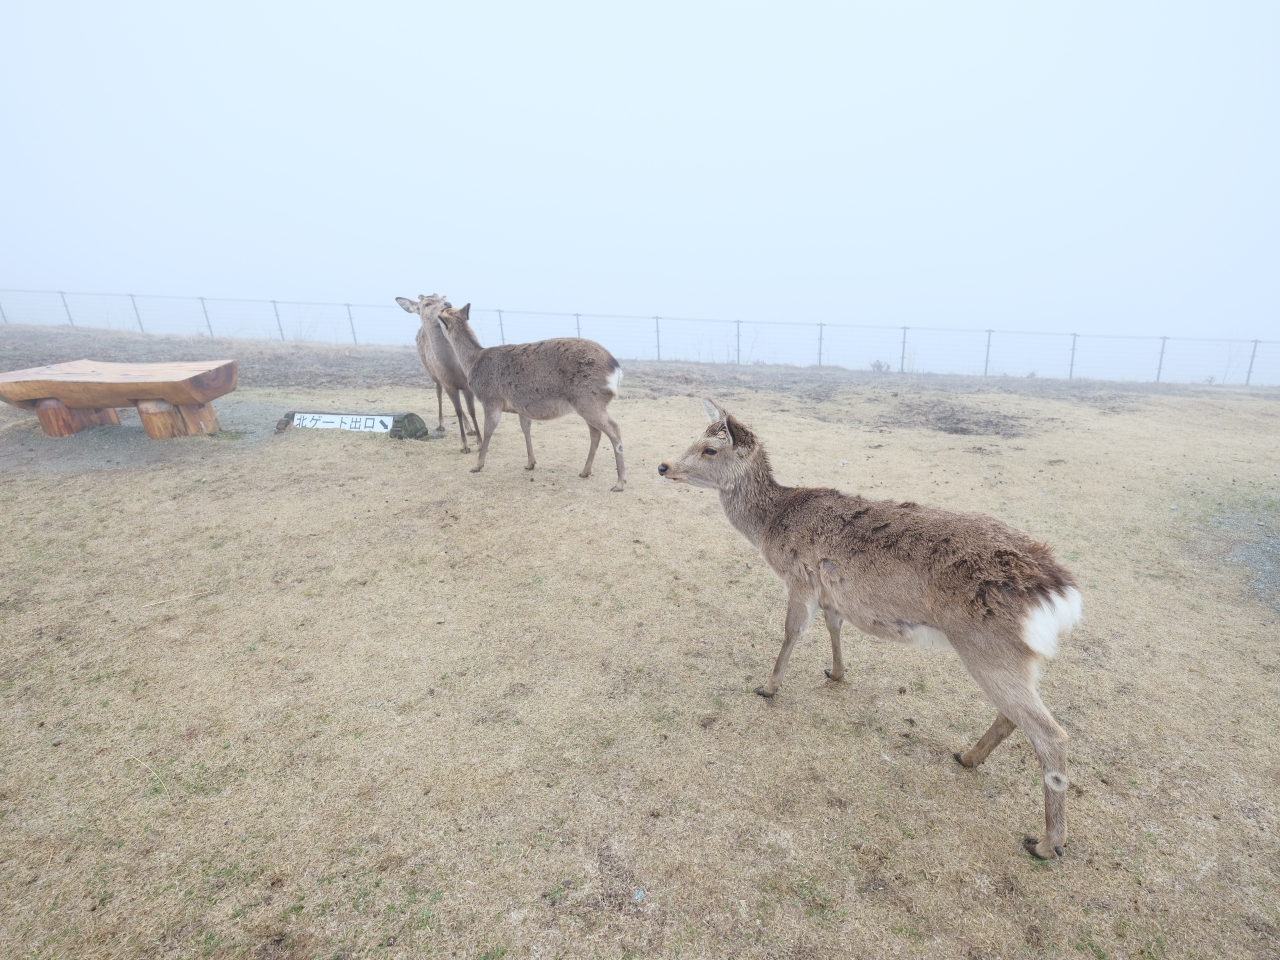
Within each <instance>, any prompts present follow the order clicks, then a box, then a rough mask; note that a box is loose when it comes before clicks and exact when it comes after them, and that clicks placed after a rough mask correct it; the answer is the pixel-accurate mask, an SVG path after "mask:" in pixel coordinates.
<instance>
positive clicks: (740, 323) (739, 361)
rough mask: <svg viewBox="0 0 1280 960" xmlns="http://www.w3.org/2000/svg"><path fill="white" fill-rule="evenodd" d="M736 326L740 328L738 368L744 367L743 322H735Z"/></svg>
mask: <svg viewBox="0 0 1280 960" xmlns="http://www.w3.org/2000/svg"><path fill="white" fill-rule="evenodd" d="M733 323H734V326H736V327H737V328H738V366H742V321H741V320H735V321H733Z"/></svg>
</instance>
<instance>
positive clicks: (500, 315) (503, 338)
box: [498, 310, 507, 345]
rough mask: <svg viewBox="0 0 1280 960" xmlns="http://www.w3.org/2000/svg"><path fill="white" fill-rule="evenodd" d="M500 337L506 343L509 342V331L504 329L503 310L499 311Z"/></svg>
mask: <svg viewBox="0 0 1280 960" xmlns="http://www.w3.org/2000/svg"><path fill="white" fill-rule="evenodd" d="M498 339H499V340H501V341H502V342H503V344H504V345H505V344H506V342H507V332H506V331H505V330H503V329H502V311H501V310H499V311H498Z"/></svg>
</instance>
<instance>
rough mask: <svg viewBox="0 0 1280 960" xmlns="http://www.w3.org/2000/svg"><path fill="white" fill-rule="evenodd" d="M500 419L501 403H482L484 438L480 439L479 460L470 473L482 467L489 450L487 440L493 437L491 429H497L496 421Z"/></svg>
mask: <svg viewBox="0 0 1280 960" xmlns="http://www.w3.org/2000/svg"><path fill="white" fill-rule="evenodd" d="M501 419H502V404H501V403H500V402H498V401H496V400H495V401H494V402H493V403H486V404H485V405H484V439H483V440H481V441H480V461H479V462H478V463H477V464H476V465H475V466H474V467H472V468H471V472H472V473H479V472H480V471H481V470H483V469H484V457H485V454H486V453H488V452H489V441H490V440H492V439H493V431H495V430H497V429H498V421H499V420H501Z"/></svg>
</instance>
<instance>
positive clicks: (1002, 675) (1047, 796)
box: [961, 654, 1069, 860]
mask: <svg viewBox="0 0 1280 960" xmlns="http://www.w3.org/2000/svg"><path fill="white" fill-rule="evenodd" d="M961 657H962V659H963V658H964V655H963V654H961ZM965 666H966V667H969V668H970V669H969V672H970V673H971V674H972V675H973V678H974V679H975V680H977V681H978V686H980V687H982V690H983V692H984V693H986V695H987V696H988V697H990V698H991V699H992V700H993V701H994V702H995V705H996V709H997V710H999V711H1000V713H1001V715H1002V716H1003V717H1005V718H1006V722H1009V723H1013V724H1016V725H1017V726H1019V727H1021V728H1022V732H1023V733H1025V734H1026V735H1027V739H1028V740H1030V741H1031V748H1032V749H1033V750H1035V752H1036V758H1037V759H1038V760H1039V761H1040V771H1041V773H1042V774H1043V776H1044V827H1045V835H1044V836H1043V837H1041V838H1037V837H1027V838H1026V839H1025V840H1023V841H1022V845H1023V846H1024V847H1025V848H1026V850H1027V852H1028V853H1030V854H1032V855H1033V856H1036V857H1039V858H1040V859H1041V860H1052V859H1053V858H1054V857H1060V856H1062V845H1063V843H1065V842H1066V839H1067V786H1068V782H1069V781H1068V780H1067V733H1066V731H1065V730H1063V729H1062V728H1061V727H1060V726H1058V724H1057V722H1056V721H1055V720H1054V719H1053V715H1052V714H1050V713H1049V710H1048V708H1047V707H1046V706H1045V705H1044V702H1043V701H1042V700H1041V699H1040V694H1039V693H1038V692H1037V691H1036V679H1037V676H1036V675H1037V673H1038V665H1037V664H1036V663H1035V661H1033V660H1032V659H1031V657H1029V656H1028V657H1027V658H1026V659H1025V660H1023V661H1022V662H1021V663H1008V664H1001V665H999V666H994V667H993V666H991V665H989V664H983V665H981V668H980V669H974V668H975V667H977V666H978V665H977V664H971V663H969V662H968V661H967V660H966V662H965ZM999 722H1000V721H999V718H997V720H996V724H993V725H992V729H991V730H989V731H987V734H986V736H984V737H983V738H982V740H980V741H979V742H978V745H977V746H975V747H974V750H978V749H979V748H980V747H981V746H982V743H983V741H985V740H987V738H988V737H991V739H992V740H993V741H994V742H993V743H992V744H991V747H994V746H995V745H996V743H998V742H999V740H996V739H995V737H992V733H993V732H995V733H999V731H998V730H997V725H998V724H999ZM1000 739H1004V738H1003V737H1000ZM988 752H989V751H988ZM961 762H962V763H963V762H964V761H963V760H962V761H961Z"/></svg>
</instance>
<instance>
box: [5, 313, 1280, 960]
mask: <svg viewBox="0 0 1280 960" xmlns="http://www.w3.org/2000/svg"><path fill="white" fill-rule="evenodd" d="M41 332H42V333H43V332H44V331H43V330H42V331H41ZM57 335H58V337H59V338H61V339H54V340H51V341H50V343H49V344H46V345H45V346H44V347H42V346H41V344H40V343H39V342H38V338H37V339H36V340H33V339H32V338H31V337H30V336H28V335H27V334H25V333H22V332H21V331H19V332H17V333H14V332H13V331H11V330H8V329H6V328H3V327H0V358H2V360H3V366H4V367H5V368H8V369H12V368H15V367H19V366H26V365H31V364H33V363H44V362H53V361H55V360H61V359H77V358H79V357H80V356H85V355H90V356H94V357H95V358H96V359H125V358H137V359H144V358H149V357H154V358H157V359H158V358H160V357H161V356H163V357H167V358H178V357H182V358H186V357H191V358H201V359H207V358H208V357H209V356H211V355H212V354H210V352H209V351H208V350H207V349H203V348H208V347H218V348H220V347H222V346H223V345H224V344H223V343H222V342H215V343H213V344H210V343H209V341H190V340H187V341H179V340H173V341H171V342H168V343H156V342H153V341H151V340H150V339H149V338H143V337H141V336H139V337H133V338H129V337H127V336H121V335H119V334H115V335H110V336H104V337H103V338H100V339H99V338H97V334H88V335H87V339H84V340H77V339H76V337H77V336H80V334H71V333H69V332H66V331H58V332H57ZM113 338H115V339H113ZM126 341H127V342H126ZM229 348H230V349H234V351H235V352H234V354H233V355H234V356H236V357H237V359H241V360H242V371H243V379H242V384H243V387H242V389H241V390H238V391H237V392H236V394H234V395H232V396H230V397H227V398H225V399H224V400H222V401H218V404H217V405H218V409H219V415H220V416H221V417H222V418H223V423H224V425H226V426H227V427H228V428H229V429H228V433H227V434H226V435H225V436H223V437H219V438H189V439H184V440H179V441H172V442H168V443H164V444H159V443H152V442H151V441H148V440H146V439H145V437H143V436H142V434H141V427H140V426H139V425H137V424H136V422H134V423H126V424H125V425H124V426H122V427H120V428H97V429H94V430H91V431H86V432H85V433H82V434H79V435H77V436H75V437H71V438H66V439H63V440H51V439H49V438H46V437H44V436H43V435H42V434H41V433H40V432H39V430H38V428H37V427H36V426H35V423H34V419H33V418H31V417H29V416H27V415H25V414H22V413H19V412H17V411H6V410H0V511H2V513H0V516H2V517H3V527H2V528H0V530H2V532H3V537H2V538H0V568H3V569H4V570H5V571H6V577H5V580H4V582H3V585H2V586H0V729H2V730H3V731H4V733H5V736H4V737H3V738H0V824H2V830H0V954H3V955H19V954H21V955H25V956H32V957H54V956H70V955H75V956H119V957H134V956H211V957H220V956H228V957H230V956H247V957H311V956H318V957H337V956H347V957H355V956H365V955H376V956H389V957H396V956H405V957H408V956H420V955H423V954H429V955H442V956H446V957H448V956H451V955H455V954H456V956H459V957H463V956H466V957H489V958H496V957H498V956H501V955H502V953H503V951H506V953H507V955H508V956H547V957H551V956H556V955H560V956H566V957H571V956H572V957H576V956H597V955H598V956H613V957H618V956H635V957H648V956H671V957H676V956H723V957H730V956H731V957H803V956H823V957H827V956H867V957H889V956H920V957H935V956H954V957H1006V956H1016V955H1027V954H1030V955H1038V954H1041V953H1056V954H1058V955H1062V956H1074V955H1077V954H1080V955H1083V956H1085V957H1090V956H1092V957H1102V956H1106V957H1116V956H1146V957H1161V956H1168V957H1172V956H1186V955H1192V954H1194V955H1206V954H1212V955H1221V956H1230V957H1236V956H1238V957H1265V956H1273V955H1276V953H1277V950H1280V910H1278V908H1277V905H1276V900H1275V896H1274V893H1275V891H1276V890H1277V889H1280V867H1277V864H1278V863H1280V859H1278V858H1277V855H1278V854H1280V842H1278V841H1277V831H1280V818H1278V813H1280V809H1278V805H1277V803H1276V800H1275V796H1276V791H1277V786H1280V689H1278V686H1280V641H1278V639H1277V638H1278V637H1280V626H1278V624H1277V612H1276V608H1275V607H1274V605H1271V606H1269V605H1268V604H1269V603H1271V601H1270V600H1269V599H1268V595H1267V594H1266V592H1265V590H1263V589H1262V588H1260V587H1259V586H1258V584H1259V583H1260V582H1261V581H1260V580H1259V577H1260V576H1263V575H1264V574H1259V573H1258V571H1259V570H1262V569H1263V567H1264V566H1265V562H1266V561H1267V558H1268V557H1270V556H1271V554H1270V553H1267V551H1266V550H1265V549H1264V547H1265V546H1266V545H1267V544H1269V543H1274V536H1275V533H1276V531H1277V527H1276V525H1277V524H1278V523H1280V504H1278V503H1277V490H1278V489H1280V479H1278V477H1280V406H1278V405H1277V402H1276V399H1275V394H1274V393H1271V394H1267V393H1245V392H1238V391H1222V390H1210V389H1206V388H1175V389H1171V390H1164V391H1153V390H1150V389H1134V390H1129V389H1127V388H1124V387H1118V386H1116V385H1075V386H1071V385H1065V386H1064V385H1061V384H1049V383H1047V382H1043V381H1042V382H1041V383H1036V384H1032V385H1028V384H1025V383H1023V382H1021V381H1019V382H1018V383H1017V384H1010V385H1007V388H1006V385H1005V384H1003V383H999V384H995V385H993V384H990V383H981V382H979V383H978V384H976V385H973V384H969V385H966V384H965V383H964V382H962V381H959V380H948V381H946V382H945V383H944V382H942V378H936V379H935V378H928V379H924V378H919V379H908V378H901V379H896V378H890V379H875V380H873V379H870V375H867V377H866V378H863V379H859V377H861V375H853V374H850V375H848V377H847V378H846V377H844V375H840V376H835V377H828V376H827V375H826V374H825V373H822V372H814V371H786V370H775V369H764V370H755V369H752V370H748V371H738V370H733V369H731V368H714V367H695V366H690V365H669V366H663V367H658V366H654V365H641V364H632V365H629V366H628V370H627V378H626V379H625V380H624V382H623V395H622V397H621V398H620V399H619V400H618V401H617V402H616V403H615V404H614V406H613V407H612V410H613V412H614V415H615V418H616V419H617V420H618V422H619V423H620V424H621V426H622V430H623V434H624V438H625V443H626V447H627V450H628V470H629V475H630V477H631V483H630V484H629V487H628V491H627V492H626V493H625V494H621V495H618V494H612V493H609V492H608V488H609V486H610V484H611V483H612V478H611V476H610V473H609V470H608V469H605V468H603V467H602V468H601V469H600V470H598V471H597V473H596V475H595V476H593V477H591V478H589V479H587V480H582V479H580V478H579V477H578V476H577V472H578V470H579V469H580V468H581V463H582V460H583V458H584V457H585V454H586V449H587V431H586V428H585V426H583V425H582V424H581V423H580V422H577V421H575V420H571V419H563V420H560V421H556V422H554V423H550V424H542V425H537V426H536V427H535V430H534V442H535V444H536V447H537V453H538V470H537V471H535V472H534V473H532V474H530V473H527V472H525V471H524V470H523V469H522V466H523V462H524V445H523V441H522V438H521V437H520V433H519V429H518V426H517V425H516V424H515V423H514V422H504V423H503V424H502V426H501V428H500V429H499V433H498V435H497V437H496V438H495V440H494V444H493V448H492V450H491V452H490V457H489V462H488V464H487V466H486V468H485V470H484V472H483V473H481V474H478V475H473V474H470V473H469V472H468V468H469V467H470V466H471V465H472V464H473V457H467V456H463V455H461V454H460V453H459V452H458V449H457V442H456V438H455V437H454V436H453V435H448V436H446V438H445V439H443V440H438V441H436V440H433V441H431V442H428V443H418V442H396V441H390V440H387V439H385V438H382V437H373V436H355V435H342V434H338V433H336V432H330V431H326V432H320V431H316V432H307V431H300V430H290V431H287V432H285V433H283V434H281V435H279V436H277V435H276V434H275V433H274V423H275V419H276V418H277V417H278V416H279V413H280V412H283V411H284V410H286V409H294V408H300V407H302V406H307V405H316V406H322V405H323V406H329V407H334V408H337V407H342V408H344V409H356V410H361V409H372V408H374V407H378V408H387V409H412V410H417V411H418V412H420V413H424V414H425V413H427V412H428V411H430V412H431V419H433V418H434V403H435V399H434V392H431V393H430V394H428V391H427V389H426V381H425V377H424V376H423V375H422V373H421V371H420V370H419V369H417V368H416V367H415V364H416V357H413V355H412V353H411V352H410V351H407V350H406V351H393V350H385V351H384V350H370V351H364V350H354V349H353V350H351V351H350V353H349V354H347V353H344V352H343V351H341V350H333V349H332V348H310V347H302V346H295V345H286V348H285V349H284V350H282V351H275V349H274V348H272V349H271V350H268V349H266V348H265V347H262V346H261V345H259V347H258V348H257V349H258V350H259V352H258V353H254V352H252V350H251V349H250V348H249V347H245V346H243V345H242V344H231V345H229ZM42 350H43V351H44V352H41V351H42ZM184 350H185V351H188V352H186V353H184V352H182V351H184ZM111 351H115V352H114V353H112V352H111ZM213 353H214V354H217V355H222V352H221V350H218V349H215V350H214V351H213ZM410 361H412V362H410ZM789 378H790V379H789ZM303 384H305V385H306V386H305V387H304V386H303ZM997 388H998V389H997ZM703 394H711V395H713V396H716V397H717V398H718V399H720V400H721V401H722V402H724V403H725V404H726V405H727V406H728V407H729V408H730V409H731V410H733V411H734V412H735V413H736V414H739V415H740V416H741V417H743V418H744V419H745V420H747V421H748V422H750V423H752V424H753V425H754V426H755V427H756V428H757V430H758V431H759V432H760V433H761V435H762V436H763V437H764V439H765V441H766V443H767V444H768V446H769V449H770V452H771V455H772V458H773V460H774V462H775V465H776V467H777V470H778V473H779V475H780V478H781V479H782V480H783V481H784V482H792V483H804V484H811V485H833V486H838V487H841V488H843V489H846V490H855V489H856V490H859V491H861V492H863V493H866V494H868V495H871V496H883V497H891V498H894V499H913V500H918V501H921V502H927V503H931V504H935V505H939V506H946V507H950V508H954V509H960V510H981V511H986V512H989V513H993V514H996V515H997V516H1000V517H1002V518H1004V519H1006V520H1009V521H1010V522H1012V523H1014V524H1016V525H1018V526H1021V527H1023V528H1024V529H1027V530H1029V531H1030V532H1032V533H1033V534H1035V535H1036V536H1037V537H1039V538H1043V539H1045V540H1047V541H1049V542H1050V543H1052V544H1053V545H1054V546H1055V549H1056V550H1057V551H1058V553H1059V555H1060V556H1061V557H1062V558H1063V559H1064V561H1065V562H1066V563H1067V564H1068V565H1069V566H1070V567H1071V568H1072V569H1073V570H1074V571H1075V572H1076V574H1077V576H1078V578H1079V580H1080V582H1081V584H1082V587H1083V588H1084V592H1085V603H1086V620H1085V623H1084V625H1083V626H1082V627H1081V628H1080V629H1079V630H1078V631H1077V632H1076V633H1075V634H1073V635H1072V636H1071V637H1070V638H1068V640H1067V641H1066V643H1065V644H1064V649H1063V652H1062V654H1061V655H1060V657H1059V658H1058V659H1057V660H1056V661H1055V662H1054V663H1053V664H1052V665H1050V667H1049V668H1048V670H1047V671H1046V674H1045V679H1044V683H1043V685H1042V691H1043V693H1044V697H1045V700H1046V702H1047V703H1048V704H1049V706H1050V708H1051V709H1052V710H1053V711H1054V713H1055V715H1056V716H1057V717H1058V719H1059V720H1060V722H1061V723H1062V724H1063V726H1064V727H1065V728H1066V729H1067V730H1068V732H1069V733H1070V735H1071V738H1072V740H1071V751H1072V753H1071V756H1072V769H1071V775H1072V780H1073V788H1072V792H1071V801H1070V802H1071V812H1070V817H1071V820H1070V840H1069V844H1068V848H1067V849H1068V853H1067V856H1066V858H1065V859H1064V860H1063V861H1061V862H1060V863H1056V864H1052V865H1042V864H1039V863H1037V862H1035V861H1032V860H1030V859H1028V857H1027V856H1026V855H1025V854H1024V853H1023V852H1022V850H1021V846H1020V844H1019V840H1020V838H1021V836H1022V835H1023V834H1024V833H1027V832H1033V831H1036V830H1038V829H1039V827H1040V824H1041V815H1042V814H1041V801H1040V787H1039V785H1038V771H1037V769H1036V765H1035V761H1034V758H1033V757H1032V754H1031V752H1030V749H1029V747H1028V745H1027V744H1026V741H1025V739H1024V738H1023V737H1022V735H1021V734H1015V736H1014V737H1012V738H1010V740H1009V741H1008V742H1007V743H1006V744H1005V745H1003V746H1002V747H1001V748H1000V749H999V750H998V751H997V752H996V753H995V754H993V755H992V757H991V759H990V760H989V761H988V762H987V764H986V765H984V766H983V767H982V768H980V769H979V770H977V771H965V770H962V769H960V768H959V767H958V766H957V765H956V764H955V763H954V761H952V759H951V753H952V752H953V751H955V750H958V749H963V748H965V747H967V746H968V745H970V744H971V743H972V742H973V740H975V739H976V737H977V736H978V735H979V734H981V732H982V731H983V730H984V729H985V728H986V726H987V724H988V723H989V722H990V719H991V716H992V710H991V708H990V707H989V706H988V705H987V704H986V702H985V701H984V699H983V698H982V696H981V695H980V693H979V691H978V690H977V688H976V686H975V685H974V684H973V682H972V681H971V680H970V679H969V678H968V677H967V676H965V675H964V674H963V673H962V672H961V671H960V670H959V668H958V666H957V664H956V662H955V659H954V657H953V656H951V655H949V654H946V653H942V652H935V653H928V652H920V651H917V650H913V649H903V648H898V647H895V646H892V645H889V644H885V643H881V642H878V641H870V640H868V639H867V638H864V637H857V636H856V635H851V636H849V637H848V638H847V640H846V660H847V662H848V664H849V669H850V676H849V679H847V680H846V681H845V682H844V683H840V684H833V683H830V682H828V681H827V680H826V679H825V678H824V677H823V674H822V668H823V667H824V666H826V665H827V663H826V657H827V656H828V647H827V644H826V638H825V631H823V630H822V629H820V628H815V629H814V630H813V631H812V632H811V633H810V634H809V635H808V636H807V637H806V638H805V640H804V641H803V643H802V644H801V645H799V647H798V649H797V651H796V654H795V656H794V657H793V659H792V666H791V670H790V673H789V676H788V683H787V685H786V686H785V687H784V688H783V691H782V693H781V694H780V695H779V697H777V698H776V699H775V700H773V701H768V702H767V701H764V700H761V699H760V698H759V697H756V696H754V695H753V694H752V693H751V690H752V688H753V687H754V686H756V685H757V684H758V683H759V682H760V681H761V679H762V678H763V677H764V676H766V675H767V673H768V670H769V668H770V667H771V665H772V661H773V657H774V655H775V654H776V652H777V644H778V640H779V636H780V632H781V623H782V614H783V592H782V589H781V586H780V584H778V583H777V582H776V580H774V579H773V577H772V576H771V575H769V574H768V573H767V572H766V571H765V570H764V569H762V565H761V563H760V560H759V558H758V556H757V555H756V554H755V553H754V552H753V551H752V549H751V548H750V546H749V545H748V544H747V543H746V541H744V540H743V539H742V538H741V537H739V536H738V535H737V534H736V533H735V532H734V531H733V530H732V529H730V528H729V526H728V524H727V523H726V522H725V521H724V518H723V517H722V516H721V514H720V510H719V506H718V503H717V502H716V499H715V497H714V495H712V494H709V493H708V492H706V491H698V490H692V489H687V488H681V487H677V486H674V485H667V484H664V483H662V482H661V481H659V479H658V478H657V476H656V466H657V463H658V462H659V461H660V460H661V459H663V458H664V457H667V456H669V455H670V454H672V453H674V452H676V451H679V450H682V449H683V448H684V447H685V446H686V445H687V443H688V442H689V440H690V438H691V437H693V436H694V435H695V434H696V433H697V432H698V431H699V430H700V429H701V425H702V423H703V422H704V421H703V418H702V414H701V410H700V407H699V404H698V403H697V402H696V399H695V398H696V397H697V396H701V395H703ZM508 420H510V418H508ZM449 422H450V425H451V427H452V421H451V420H450V421H449ZM1259 544H1261V545H1262V546H1258V545H1259ZM1251 551H1252V552H1251ZM1257 557H1261V558H1262V559H1260V560H1259V559H1255V558H1257Z"/></svg>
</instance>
